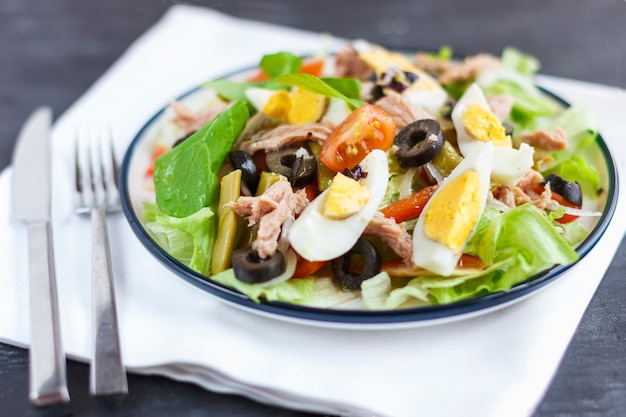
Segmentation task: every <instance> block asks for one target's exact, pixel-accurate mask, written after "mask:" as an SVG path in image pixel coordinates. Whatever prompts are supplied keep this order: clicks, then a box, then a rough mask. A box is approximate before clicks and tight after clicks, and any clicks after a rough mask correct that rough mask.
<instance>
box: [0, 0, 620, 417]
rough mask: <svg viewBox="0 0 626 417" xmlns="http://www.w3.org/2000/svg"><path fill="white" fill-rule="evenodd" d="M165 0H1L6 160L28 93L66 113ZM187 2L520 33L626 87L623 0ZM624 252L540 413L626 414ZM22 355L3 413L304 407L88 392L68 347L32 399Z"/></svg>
mask: <svg viewBox="0 0 626 417" xmlns="http://www.w3.org/2000/svg"><path fill="white" fill-rule="evenodd" d="M173 3H181V2H180V1H170V0H160V1H154V0H152V1H151V0H114V1H112V0H109V1H98V2H95V1H88V0H82V1H81V0H2V1H1V2H0V169H2V168H4V167H6V166H7V165H8V164H9V162H10V155H11V152H12V148H13V144H14V141H15V137H16V135H17V132H18V129H19V127H20V125H21V123H22V121H23V120H24V119H25V118H26V117H27V115H28V114H29V113H30V112H31V111H32V110H33V109H34V108H35V107H36V106H38V105H41V104H48V105H51V106H52V108H53V109H54V111H55V114H57V115H59V114H61V113H62V112H63V111H64V110H65V109H67V107H68V106H69V105H71V104H72V102H74V101H75V100H76V99H77V98H78V97H79V96H80V95H81V94H82V93H83V92H84V91H85V90H86V89H87V88H88V87H89V86H90V84H91V83H93V82H94V81H95V80H96V79H97V78H98V77H99V76H100V75H101V74H102V73H103V72H104V71H105V70H106V69H107V68H108V67H109V66H110V65H111V64H112V63H113V62H114V61H115V60H116V59H117V58H118V57H119V56H120V54H122V53H123V52H124V50H125V48H127V47H128V46H129V45H130V43H131V42H132V41H133V40H134V39H135V38H137V37H138V36H139V35H140V34H141V33H142V32H143V31H144V30H146V29H147V28H148V27H150V25H152V24H153V23H154V22H156V21H157V20H158V18H159V17H160V16H161V15H162V14H163V12H164V11H165V10H166V9H167V8H168V7H169V6H170V5H171V4H173ZM182 3H185V2H184V1H183V2H182ZM188 3H191V4H197V5H203V6H209V7H213V8H215V9H218V10H222V11H225V12H228V13H231V14H233V15H236V16H241V17H246V18H251V19H258V20H264V21H268V22H273V23H279V24H284V25H288V26H294V27H299V28H304V29H310V30H315V31H326V32H330V33H333V34H336V35H338V36H344V37H349V38H356V37H361V38H366V39H369V40H372V41H375V42H379V43H382V44H385V45H388V46H391V47H399V48H403V47H405V48H431V49H432V48H437V47H439V46H441V45H452V46H453V47H454V49H455V52H457V53H459V54H468V53H476V52H481V51H485V52H491V53H495V54H498V53H499V52H500V51H501V50H502V48H503V47H504V46H507V45H514V46H517V47H518V48H520V49H522V50H524V51H526V52H529V53H531V54H533V55H535V56H537V57H538V58H539V59H540V60H541V62H542V70H541V72H543V73H546V74H551V75H557V76H562V77H568V78H574V79H580V80H585V81H590V82H596V83H602V84H608V85H613V86H619V87H622V88H624V87H626V3H625V2H624V0H593V1H591V0H559V1H557V0H545V1H543V0H527V1H515V2H511V1H509V2H504V1H502V2H497V1H496V0H468V1H461V0H458V1H453V0H427V1H396V0H387V1H369V0H368V1H366V0H362V1H343V2H341V1H327V0H317V1H314V2H313V1H306V0H304V1H291V2H290V1H287V0H283V1H278V0H265V1H258V2H254V1H251V0H229V1H220V0H214V1H210V0H205V1H200V0H196V1H189V2H188ZM216 41H223V40H216ZM625 128H626V123H625ZM617 215H623V213H618V214H617ZM625 263H626V245H624V244H622V245H621V247H620V249H619V251H618V253H617V256H616V258H615V260H614V261H613V263H612V265H611V267H610V268H609V270H608V272H607V274H606V275H605V277H604V279H603V281H602V283H601V285H600V287H599V289H598V291H597V293H596V294H595V296H594V298H593V300H592V302H591V304H590V305H589V307H588V309H587V311H586V313H585V316H584V318H583V320H582V322H581V324H580V326H579V328H578V330H577V332H576V334H575V336H574V339H573V341H572V343H571V345H570V347H569V349H568V350H567V353H566V356H565V358H564V360H563V362H562V364H561V366H560V368H559V371H558V373H557V375H556V377H555V379H554V381H553V383H552V384H551V386H550V388H549V391H548V393H547V395H546V397H545V398H544V399H543V401H542V402H541V405H540V407H539V409H538V410H537V412H536V413H535V417H548V416H615V417H617V416H625V415H626V343H625V339H626V280H624V279H623V274H624V268H625ZM0 290H1V289H0ZM27 356H28V355H27V352H26V351H25V350H23V349H20V348H16V347H13V346H9V345H4V344H0V416H60V415H69V414H71V415H75V416H81V417H82V416H94V417H103V416H170V415H171V416H174V415H175V416H203V415H212V416H285V417H286V416H305V415H309V414H304V413H298V412H294V411H289V410H281V409H276V408H273V407H268V406H264V405H260V404H257V403H254V402H252V401H250V400H247V399H245V398H242V397H238V396H231V395H219V394H214V393H211V392H207V391H204V390H202V389H200V388H197V387H195V386H193V385H190V384H184V383H177V382H173V381H170V380H167V379H164V378H159V377H146V376H137V375H130V381H129V384H130V392H131V394H130V395H129V396H127V397H121V398H120V397H118V398H115V397H114V398H98V399H96V398H91V397H89V395H88V367H87V365H85V364H81V363H78V362H75V361H68V379H69V385H70V386H69V388H70V394H71V396H72V403H71V405H70V406H66V407H55V408H51V409H34V408H32V407H31V406H30V404H29V403H28V400H27V375H28V363H27V362H28V360H27ZM452 400H453V399H451V401H452ZM418 414H419V410H416V416H417V415H418Z"/></svg>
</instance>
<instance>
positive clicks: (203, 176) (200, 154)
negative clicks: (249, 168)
mask: <svg viewBox="0 0 626 417" xmlns="http://www.w3.org/2000/svg"><path fill="white" fill-rule="evenodd" d="M248 115H249V113H248V109H247V107H246V105H245V104H244V103H242V102H241V101H237V102H235V103H234V104H232V105H231V106H229V107H228V108H227V109H226V110H224V111H222V112H221V113H220V114H219V115H218V116H217V117H216V118H215V119H213V120H212V121H211V122H209V123H208V124H207V125H206V126H204V127H203V128H202V129H200V130H198V131H197V132H196V133H194V134H193V135H191V136H190V137H189V138H188V139H187V140H185V141H184V142H182V143H181V144H180V145H178V146H177V147H175V148H173V149H172V150H170V151H169V152H167V153H165V154H163V155H162V156H160V157H159V158H158V159H157V160H156V161H155V164H154V187H155V192H156V202H157V205H158V206H159V208H160V209H161V210H163V212H164V213H165V214H167V215H169V216H172V217H186V216H189V215H191V214H193V213H195V212H197V211H198V210H200V209H201V208H203V207H207V206H211V205H214V204H215V203H216V202H217V196H218V185H219V184H218V173H219V170H220V168H221V167H222V164H223V163H224V159H225V158H226V155H227V154H228V152H229V151H230V149H231V146H232V144H233V142H234V141H235V140H236V139H237V137H238V136H239V134H240V133H241V131H242V130H243V128H244V127H245V125H246V122H247V121H248Z"/></svg>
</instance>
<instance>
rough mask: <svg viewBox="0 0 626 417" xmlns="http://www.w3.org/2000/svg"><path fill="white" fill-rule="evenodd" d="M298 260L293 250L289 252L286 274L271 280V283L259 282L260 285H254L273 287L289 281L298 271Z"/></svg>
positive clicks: (287, 254)
mask: <svg viewBox="0 0 626 417" xmlns="http://www.w3.org/2000/svg"><path fill="white" fill-rule="evenodd" d="M297 261H298V259H297V258H296V254H295V252H294V251H292V250H288V251H287V252H286V253H285V272H283V273H282V274H280V275H279V276H277V277H275V278H272V279H270V280H269V281H265V282H259V283H258V284H252V285H255V286H257V287H263V288H267V287H271V286H273V285H276V284H280V283H283V282H285V281H287V280H288V279H289V278H291V277H292V276H293V273H294V272H295V271H296V262H297Z"/></svg>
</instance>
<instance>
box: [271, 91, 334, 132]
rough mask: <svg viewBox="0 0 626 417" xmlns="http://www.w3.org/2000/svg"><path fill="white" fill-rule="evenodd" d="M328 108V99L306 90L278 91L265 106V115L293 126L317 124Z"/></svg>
mask: <svg viewBox="0 0 626 417" xmlns="http://www.w3.org/2000/svg"><path fill="white" fill-rule="evenodd" d="M327 107H328V97H325V96H323V95H321V94H316V93H311V92H309V91H306V90H299V89H298V90H295V91H292V92H287V91H282V90H281V91H278V92H276V93H274V94H272V95H271V96H270V98H269V99H268V100H267V103H265V105H264V106H263V113H265V114H267V115H269V116H272V117H275V118H277V119H281V120H285V121H286V122H287V123H289V124H291V125H302V124H305V123H309V122H316V121H318V120H319V119H321V118H322V116H323V115H324V112H326V108H327Z"/></svg>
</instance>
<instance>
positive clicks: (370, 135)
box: [320, 104, 396, 172]
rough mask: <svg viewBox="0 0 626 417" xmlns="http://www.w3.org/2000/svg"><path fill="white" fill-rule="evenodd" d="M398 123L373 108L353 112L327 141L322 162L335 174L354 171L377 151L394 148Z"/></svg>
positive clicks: (368, 107)
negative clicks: (373, 151)
mask: <svg viewBox="0 0 626 417" xmlns="http://www.w3.org/2000/svg"><path fill="white" fill-rule="evenodd" d="M395 135H396V123H395V121H394V120H393V119H392V118H391V116H390V115H389V114H387V113H386V112H384V111H383V110H381V109H379V108H378V107H376V106H374V105H371V104H364V105H363V106H361V107H359V108H358V109H356V110H354V111H353V112H352V113H350V115H349V116H348V117H347V118H346V119H345V120H344V121H343V122H341V124H339V126H337V127H336V128H335V129H334V130H333V131H332V133H331V134H330V136H328V139H326V140H325V141H324V144H323V145H322V150H321V153H320V159H321V160H322V162H323V163H324V164H325V165H326V166H327V167H329V168H330V169H332V170H333V171H335V172H341V171H343V170H344V169H346V168H348V169H352V168H354V167H355V166H357V165H358V164H359V163H360V162H361V161H362V160H363V158H365V156H366V155H367V154H368V153H370V152H371V151H372V150H374V149H381V150H383V151H386V150H387V149H389V148H390V147H391V145H393V140H394V138H395Z"/></svg>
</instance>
